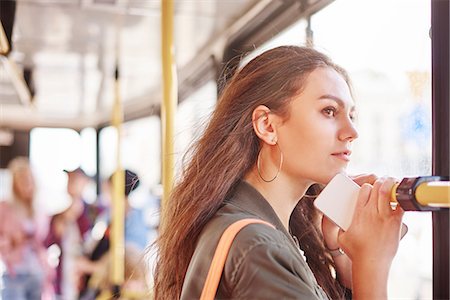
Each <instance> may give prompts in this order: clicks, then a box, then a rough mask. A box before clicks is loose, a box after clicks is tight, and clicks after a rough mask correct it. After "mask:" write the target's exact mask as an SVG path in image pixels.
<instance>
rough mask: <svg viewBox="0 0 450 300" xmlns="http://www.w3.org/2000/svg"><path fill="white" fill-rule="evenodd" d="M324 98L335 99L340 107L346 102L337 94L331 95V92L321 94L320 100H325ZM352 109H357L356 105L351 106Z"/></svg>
mask: <svg viewBox="0 0 450 300" xmlns="http://www.w3.org/2000/svg"><path fill="white" fill-rule="evenodd" d="M324 99H327V100H333V101H335V102H336V103H337V104H338V105H339V106H340V107H345V102H344V101H343V100H342V99H341V98H339V97H336V96H333V95H330V94H326V95H322V96H320V97H319V100H324ZM350 110H352V111H353V110H355V105H352V106H351V107H350Z"/></svg>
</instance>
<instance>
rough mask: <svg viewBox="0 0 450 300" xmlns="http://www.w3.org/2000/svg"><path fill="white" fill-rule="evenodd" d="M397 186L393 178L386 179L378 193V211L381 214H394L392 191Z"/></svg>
mask: <svg viewBox="0 0 450 300" xmlns="http://www.w3.org/2000/svg"><path fill="white" fill-rule="evenodd" d="M394 184H395V179H394V178H392V177H388V178H385V179H384V180H383V182H382V184H381V186H380V189H379V191H378V211H379V212H380V213H381V214H384V215H386V214H392V208H391V190H392V187H393V186H394Z"/></svg>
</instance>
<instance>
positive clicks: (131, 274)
mask: <svg viewBox="0 0 450 300" xmlns="http://www.w3.org/2000/svg"><path fill="white" fill-rule="evenodd" d="M139 184H140V180H139V177H138V176H137V174H136V173H134V172H133V171H130V170H125V198H124V200H125V223H124V225H125V228H124V230H125V265H126V268H125V281H126V284H127V285H128V286H129V287H130V288H134V289H135V290H136V289H137V288H138V287H139V288H140V289H143V288H145V280H144V279H145V276H144V275H145V273H146V272H145V265H146V264H145V261H144V251H145V248H146V247H147V245H148V236H149V228H148V226H147V224H146V222H145V218H144V214H143V212H142V210H140V209H137V208H134V207H132V206H131V205H130V202H129V195H130V193H131V192H132V191H134V190H135V189H137V188H138V187H139ZM106 189H107V192H109V193H110V194H111V193H112V176H111V177H110V178H109V180H108V184H107V185H106ZM110 215H111V212H110V211H105V212H104V213H102V214H101V215H100V216H99V218H98V221H97V222H96V228H97V227H103V228H105V230H104V233H103V234H102V237H101V239H100V240H99V242H98V243H97V245H96V246H95V247H94V249H93V251H92V253H91V254H90V255H88V259H81V260H79V262H78V267H79V270H81V271H82V272H84V273H86V274H87V276H86V278H85V279H84V288H83V291H82V293H81V295H82V298H83V299H91V298H90V297H92V293H93V292H94V293H95V292H98V289H100V288H101V287H102V286H104V281H105V280H106V278H104V276H103V275H102V274H108V272H106V273H105V269H109V268H110V267H109V260H108V259H106V257H107V253H108V251H109V248H110V230H111V228H110V223H111V222H110V220H111V217H110ZM100 224H103V225H100ZM98 225H100V226H98ZM91 274H93V276H92V277H93V279H92V281H94V282H89V281H90V279H91ZM108 279H109V278H108Z"/></svg>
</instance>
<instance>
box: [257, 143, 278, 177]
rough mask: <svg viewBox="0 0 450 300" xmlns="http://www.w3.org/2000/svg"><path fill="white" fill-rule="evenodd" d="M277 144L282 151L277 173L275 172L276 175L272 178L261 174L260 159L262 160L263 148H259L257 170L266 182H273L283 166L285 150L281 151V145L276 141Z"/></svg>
mask: <svg viewBox="0 0 450 300" xmlns="http://www.w3.org/2000/svg"><path fill="white" fill-rule="evenodd" d="M275 145H277V146H278V150H279V151H280V165H279V166H278V170H277V173H276V174H275V176H274V177H273V178H272V179H269V180H267V179H265V178H264V177H263V176H262V175H261V162H260V160H261V150H259V153H258V159H257V160H256V170H257V171H258V175H259V177H260V178H261V179H262V180H263V181H264V182H272V181H274V180H275V179H276V178H277V177H278V174H280V171H281V167H282V166H283V152H281V149H280V145H278V143H275Z"/></svg>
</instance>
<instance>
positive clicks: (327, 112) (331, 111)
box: [323, 107, 336, 117]
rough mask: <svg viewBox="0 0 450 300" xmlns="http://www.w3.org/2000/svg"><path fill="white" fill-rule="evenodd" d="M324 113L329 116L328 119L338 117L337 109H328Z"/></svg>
mask: <svg viewBox="0 0 450 300" xmlns="http://www.w3.org/2000/svg"><path fill="white" fill-rule="evenodd" d="M323 113H324V114H325V115H326V116H327V117H334V116H335V115H336V108H334V107H327V108H325V109H324V110H323Z"/></svg>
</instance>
